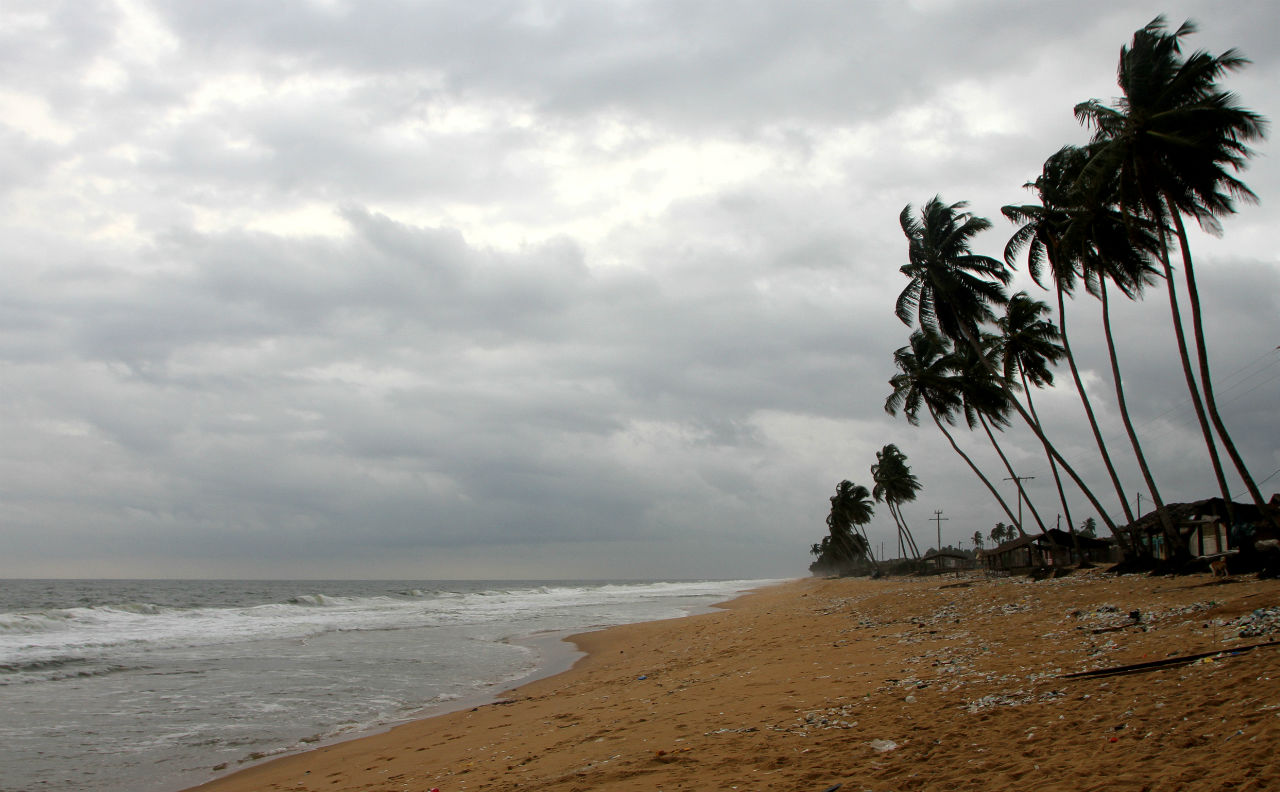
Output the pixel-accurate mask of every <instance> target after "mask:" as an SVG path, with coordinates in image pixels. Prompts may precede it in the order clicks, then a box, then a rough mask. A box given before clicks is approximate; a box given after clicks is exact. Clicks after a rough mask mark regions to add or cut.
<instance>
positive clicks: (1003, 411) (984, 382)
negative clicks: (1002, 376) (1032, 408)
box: [944, 331, 1045, 536]
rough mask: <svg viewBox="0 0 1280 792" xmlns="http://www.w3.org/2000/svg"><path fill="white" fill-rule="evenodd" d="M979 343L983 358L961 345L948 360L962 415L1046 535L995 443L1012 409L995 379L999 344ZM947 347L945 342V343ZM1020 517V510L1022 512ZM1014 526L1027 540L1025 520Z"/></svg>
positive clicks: (991, 339) (993, 339)
mask: <svg viewBox="0 0 1280 792" xmlns="http://www.w3.org/2000/svg"><path fill="white" fill-rule="evenodd" d="M978 339H979V343H980V344H981V345H982V354H981V355H979V354H978V353H977V352H975V351H974V350H973V349H972V348H971V347H969V346H967V345H963V344H962V345H960V346H957V347H955V348H953V349H952V351H951V354H950V355H949V356H948V357H947V358H946V362H947V365H949V366H950V367H951V368H952V369H953V370H954V371H955V374H956V376H955V381H956V383H957V385H956V387H957V388H958V390H959V395H960V401H961V407H962V411H963V413H964V418H965V422H966V423H967V424H968V425H969V429H970V430H971V431H972V430H974V429H976V428H978V427H979V426H981V427H982V431H983V432H984V433H985V434H986V436H987V440H988V441H989V442H990V443H991V447H992V448H993V449H994V450H995V452H996V456H997V457H999V458H1000V462H1001V464H1003V465H1004V469H1005V472H1007V473H1008V474H1009V478H1008V480H1010V481H1012V482H1013V483H1014V487H1015V488H1016V489H1017V490H1018V503H1019V504H1022V503H1024V502H1025V503H1026V504H1027V507H1028V509H1029V510H1030V512H1031V518H1032V519H1033V520H1035V521H1036V525H1037V526H1039V527H1040V532H1041V533H1044V531H1045V524H1044V520H1043V519H1042V518H1041V517H1040V510H1039V509H1037V508H1036V505H1035V503H1034V502H1033V501H1032V500H1031V498H1030V497H1028V495H1027V492H1026V488H1025V487H1023V485H1022V481H1023V477H1022V476H1019V475H1018V474H1017V473H1016V472H1015V471H1014V469H1013V463H1012V462H1010V461H1009V457H1008V455H1006V454H1005V452H1004V449H1003V448H1002V447H1001V445H1000V441H999V440H997V439H996V434H995V430H999V431H1004V428H1005V427H1007V426H1008V425H1009V413H1010V412H1012V408H1011V407H1010V403H1009V399H1010V396H1009V389H1008V388H1006V387H1005V385H1006V383H1007V380H1006V381H999V380H997V379H996V378H995V377H993V376H992V373H991V372H992V371H994V370H995V367H994V366H993V365H992V362H991V361H992V360H993V359H994V357H995V356H997V355H998V354H999V343H1000V340H999V338H998V337H997V336H995V335H992V334H991V333H985V332H981V331H979V333H978ZM944 343H945V342H944ZM1019 515H1021V510H1019ZM1014 525H1015V526H1016V527H1017V529H1018V533H1019V534H1021V535H1022V536H1026V531H1025V530H1024V526H1023V522H1022V519H1021V518H1020V517H1019V519H1016V520H1014Z"/></svg>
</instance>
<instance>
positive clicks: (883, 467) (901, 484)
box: [871, 443, 920, 559]
mask: <svg viewBox="0 0 1280 792" xmlns="http://www.w3.org/2000/svg"><path fill="white" fill-rule="evenodd" d="M871 478H872V479H873V480H874V481H875V487H874V488H873V489H872V494H873V495H874V496H875V499H876V502H877V503H879V502H880V501H884V503H885V505H886V506H888V507H889V514H890V515H892V516H893V519H894V522H896V523H897V524H898V530H899V531H900V537H901V538H902V540H904V541H905V542H906V544H905V549H906V550H909V551H910V552H911V554H912V555H913V556H915V558H917V559H919V558H920V548H919V547H918V546H917V545H916V540H915V537H914V536H912V535H911V529H910V528H909V527H907V520H906V517H905V516H903V514H902V504H903V503H910V502H911V501H914V500H915V499H916V493H917V492H919V491H920V480H919V479H917V478H916V476H915V474H913V473H912V472H911V468H910V467H909V466H908V465H907V456H906V454H903V453H902V452H901V451H899V450H898V447H897V446H896V445H894V444H893V443H889V444H888V445H886V446H885V447H884V448H882V449H880V450H879V451H877V452H876V464H874V465H872V466H871Z"/></svg>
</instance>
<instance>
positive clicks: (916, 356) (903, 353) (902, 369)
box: [872, 330, 1017, 523]
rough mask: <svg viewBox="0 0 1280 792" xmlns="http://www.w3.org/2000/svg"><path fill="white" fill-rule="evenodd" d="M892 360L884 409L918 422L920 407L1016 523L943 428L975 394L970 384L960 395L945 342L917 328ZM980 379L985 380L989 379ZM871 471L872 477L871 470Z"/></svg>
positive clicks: (959, 383)
mask: <svg viewBox="0 0 1280 792" xmlns="http://www.w3.org/2000/svg"><path fill="white" fill-rule="evenodd" d="M893 361H894V364H895V365H896V366H897V368H898V373H897V374H895V375H894V376H893V377H891V378H890V379H889V385H890V387H891V388H892V389H893V390H892V392H891V393H890V394H889V397H888V398H887V399H885V403H884V410H885V412H887V413H889V414H890V415H893V416H897V414H898V413H899V412H900V411H901V412H902V413H903V414H905V415H906V418H907V421H908V423H910V424H911V425H912V426H919V424H920V410H921V408H924V409H925V410H926V411H927V412H928V413H929V417H931V418H932V419H933V423H934V425H935V426H937V427H938V430H939V431H940V432H942V434H943V436H944V437H946V438H947V442H948V443H950V444H951V450H953V451H955V452H956V454H957V455H958V456H959V457H960V458H961V459H963V460H964V462H965V464H966V465H968V466H969V469H970V470H972V471H973V473H974V475H975V476H977V477H978V480H979V481H981V482H982V483H983V485H984V486H985V487H986V488H987V491H988V492H990V493H991V497H993V498H995V500H996V503H998V504H1000V508H1001V509H1003V510H1004V513H1005V514H1006V515H1008V516H1009V520H1010V522H1015V523H1016V522H1017V521H1016V519H1015V518H1014V516H1013V510H1012V509H1010V508H1009V504H1008V503H1006V502H1005V500H1004V498H1003V497H1001V495H1000V491H999V490H998V489H996V487H995V485H994V484H992V483H991V480H990V479H988V478H987V477H986V475H985V474H983V472H982V469H981V468H979V467H978V466H977V464H975V463H974V461H973V459H972V458H970V457H969V455H968V454H966V453H965V452H964V450H963V449H961V448H960V445H959V444H958V443H957V442H956V439H955V437H954V436H952V434H951V432H950V431H948V430H947V426H949V425H954V424H955V420H956V418H955V415H956V413H957V412H959V411H961V410H966V417H968V413H967V410H968V409H969V405H973V404H976V402H977V401H978V398H977V397H976V396H975V395H974V391H975V390H976V388H975V387H974V386H973V385H972V384H971V385H969V388H968V390H969V394H968V396H969V402H968V404H967V403H966V397H965V396H964V395H962V394H963V393H964V391H965V389H966V385H965V383H964V382H963V377H962V376H961V375H957V374H956V372H955V371H954V367H953V363H954V359H953V358H952V357H951V356H950V355H949V354H947V344H946V342H944V341H943V340H942V339H940V338H938V337H937V336H936V335H934V334H932V333H927V332H925V331H923V330H917V331H916V332H914V333H912V334H911V340H910V344H909V346H904V347H901V348H900V349H898V350H897V351H896V352H894V353H893ZM980 381H986V382H989V380H980ZM989 398H990V397H989ZM970 427H972V423H970ZM872 475H873V477H874V475H875V472H874V470H873V473H872ZM878 499H879V498H877V500H878Z"/></svg>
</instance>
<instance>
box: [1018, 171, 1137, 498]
mask: <svg viewBox="0 0 1280 792" xmlns="http://www.w3.org/2000/svg"><path fill="white" fill-rule="evenodd" d="M1088 157H1089V155H1088V152H1087V151H1085V150H1084V149H1081V148H1077V147H1075V146H1065V147H1063V148H1062V149H1059V150H1058V151H1057V152H1056V153H1055V154H1053V156H1051V157H1049V159H1048V160H1046V161H1045V164H1044V168H1043V169H1042V171H1041V174H1040V176H1039V177H1037V178H1036V179H1035V181H1033V182H1030V183H1028V184H1027V185H1025V186H1026V187H1028V188H1030V189H1034V190H1035V191H1036V192H1037V194H1038V195H1039V197H1040V203H1039V204H1024V205H1021V206H1005V207H1002V208H1001V212H1002V213H1003V214H1004V216H1005V217H1007V218H1008V219H1009V220H1010V221H1012V222H1014V223H1017V224H1019V225H1018V228H1017V230H1016V231H1014V233H1013V236H1012V237H1010V239H1009V242H1008V244H1007V245H1005V249H1004V260H1005V263H1006V264H1008V265H1009V266H1011V267H1012V266H1013V263H1014V261H1015V260H1016V259H1017V258H1018V256H1019V255H1020V254H1021V252H1022V250H1023V249H1024V248H1025V249H1026V251H1027V270H1028V272H1029V273H1030V275H1031V277H1032V279H1033V280H1035V282H1036V283H1037V284H1039V285H1040V286H1041V287H1044V281H1043V275H1044V272H1045V269H1046V268H1047V269H1048V274H1049V276H1050V280H1051V281H1052V282H1053V289H1054V293H1055V295H1056V297H1057V302H1058V335H1059V338H1060V340H1061V342H1062V351H1063V354H1064V356H1065V357H1066V360H1067V368H1068V369H1069V370H1070V371H1071V379H1072V381H1073V382H1074V383H1075V386H1076V393H1077V394H1078V395H1079V397H1080V403H1081V406H1082V407H1083V408H1084V413H1085V418H1086V419H1087V420H1088V422H1089V429H1090V430H1091V432H1092V433H1093V439H1094V443H1095V444H1096V445H1097V447H1098V453H1099V455H1100V456H1101V458H1102V464H1103V466H1104V467H1105V468H1106V471H1107V476H1108V477H1109V478H1110V480H1111V485H1112V487H1113V488H1114V489H1115V493H1116V499H1117V500H1118V501H1119V503H1120V508H1121V510H1122V511H1123V512H1124V516H1125V521H1126V522H1127V523H1132V522H1133V521H1134V514H1133V512H1132V510H1131V509H1130V508H1129V499H1128V498H1127V497H1126V496H1125V490H1124V486H1123V485H1122V484H1121V483H1120V476H1119V474H1117V473H1116V468H1115V463H1114V462H1113V461H1112V459H1111V452H1110V450H1109V449H1108V448H1107V443H1106V441H1105V440H1104V439H1103V437H1102V429H1101V427H1100V426H1099V425H1098V419H1097V416H1096V414H1095V413H1094V410H1093V402H1092V401H1091V400H1090V398H1089V393H1088V391H1087V390H1086V389H1085V386H1084V380H1083V378H1082V377H1081V376H1080V367H1079V366H1078V365H1077V364H1076V358H1075V355H1074V354H1073V353H1072V350H1071V341H1070V337H1069V336H1068V334H1067V307H1066V300H1065V297H1067V296H1071V295H1072V294H1073V293H1074V290H1075V287H1076V283H1077V281H1078V280H1079V279H1080V278H1081V277H1082V276H1084V272H1082V265H1081V254H1082V253H1083V251H1082V250H1073V249H1072V246H1071V244H1069V242H1070V241H1071V240H1072V239H1075V240H1079V241H1080V242H1083V243H1084V245H1083V247H1086V248H1087V247H1088V245H1089V244H1091V242H1092V237H1091V236H1089V235H1088V234H1087V233H1086V234H1084V235H1081V234H1080V233H1079V231H1080V229H1081V226H1082V225H1084V223H1083V222H1082V215H1083V214H1084V213H1083V212H1082V209H1081V202H1080V201H1079V200H1078V198H1077V196H1076V191H1075V190H1073V189H1072V188H1073V186H1074V184H1075V182H1076V179H1077V177H1078V176H1079V173H1080V171H1081V169H1082V168H1083V167H1084V165H1085V163H1086V162H1087V161H1088Z"/></svg>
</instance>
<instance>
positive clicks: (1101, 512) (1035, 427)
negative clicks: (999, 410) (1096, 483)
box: [962, 326, 1121, 539]
mask: <svg viewBox="0 0 1280 792" xmlns="http://www.w3.org/2000/svg"><path fill="white" fill-rule="evenodd" d="M962 332H963V333H964V337H965V340H967V341H968V342H969V346H971V347H972V348H973V350H974V351H975V352H977V353H978V359H979V360H982V361H983V366H985V367H986V369H987V372H988V373H989V374H990V375H991V376H992V377H993V378H994V379H995V381H996V382H1001V380H1000V375H999V373H998V372H997V371H996V370H995V366H994V365H992V363H991V361H989V360H987V359H986V357H985V356H984V355H983V354H982V346H981V345H980V344H979V343H978V339H976V338H974V336H973V331H972V330H970V329H969V328H968V327H967V326H962ZM1001 387H1002V388H1003V389H1004V391H1005V395H1006V396H1008V397H1009V402H1010V403H1011V404H1012V405H1013V407H1014V409H1016V410H1017V411H1018V414H1019V415H1021V416H1022V420H1024V421H1026V423H1027V426H1029V427H1030V428H1031V431H1032V432H1034V433H1035V435H1036V437H1037V438H1038V439H1039V440H1040V442H1042V443H1044V444H1045V447H1046V448H1048V449H1049V452H1050V453H1051V454H1053V458H1054V459H1056V460H1058V464H1060V465H1062V469H1063V470H1065V471H1066V472H1067V475H1068V476H1070V477H1071V480H1072V481H1074V482H1075V484H1076V486H1077V487H1079V488H1080V492H1081V493H1083V494H1084V496H1085V498H1087V499H1088V500H1089V503H1090V505H1092V506H1093V508H1094V509H1096V510H1097V512H1098V516H1099V517H1101V518H1102V521H1103V522H1104V523H1106V526H1107V529H1108V530H1110V531H1111V534H1112V535H1113V536H1115V537H1116V538H1117V539H1121V534H1120V529H1119V528H1118V527H1116V524H1115V521H1114V520H1112V519H1111V515H1109V514H1107V510H1106V509H1104V508H1103V507H1102V504H1101V503H1099V502H1098V498H1097V496H1096V495H1094V494H1093V490H1091V489H1089V486H1088V485H1087V484H1085V483H1084V480H1083V479H1082V478H1080V474H1079V473H1077V472H1076V470H1075V468H1073V467H1071V465H1070V463H1068V462H1067V460H1066V459H1063V457H1062V454H1060V453H1058V449H1056V448H1054V446H1053V444H1052V443H1050V442H1049V440H1048V438H1046V437H1045V435H1044V430H1042V429H1041V428H1040V424H1039V423H1037V422H1036V420H1035V419H1034V418H1032V417H1031V415H1030V413H1028V412H1027V411H1026V409H1024V408H1023V406H1022V403H1021V402H1019V401H1018V400H1017V399H1016V398H1015V397H1014V395H1013V392H1012V391H1011V390H1010V389H1009V386H1008V384H1007V383H1002V385H1001Z"/></svg>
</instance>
